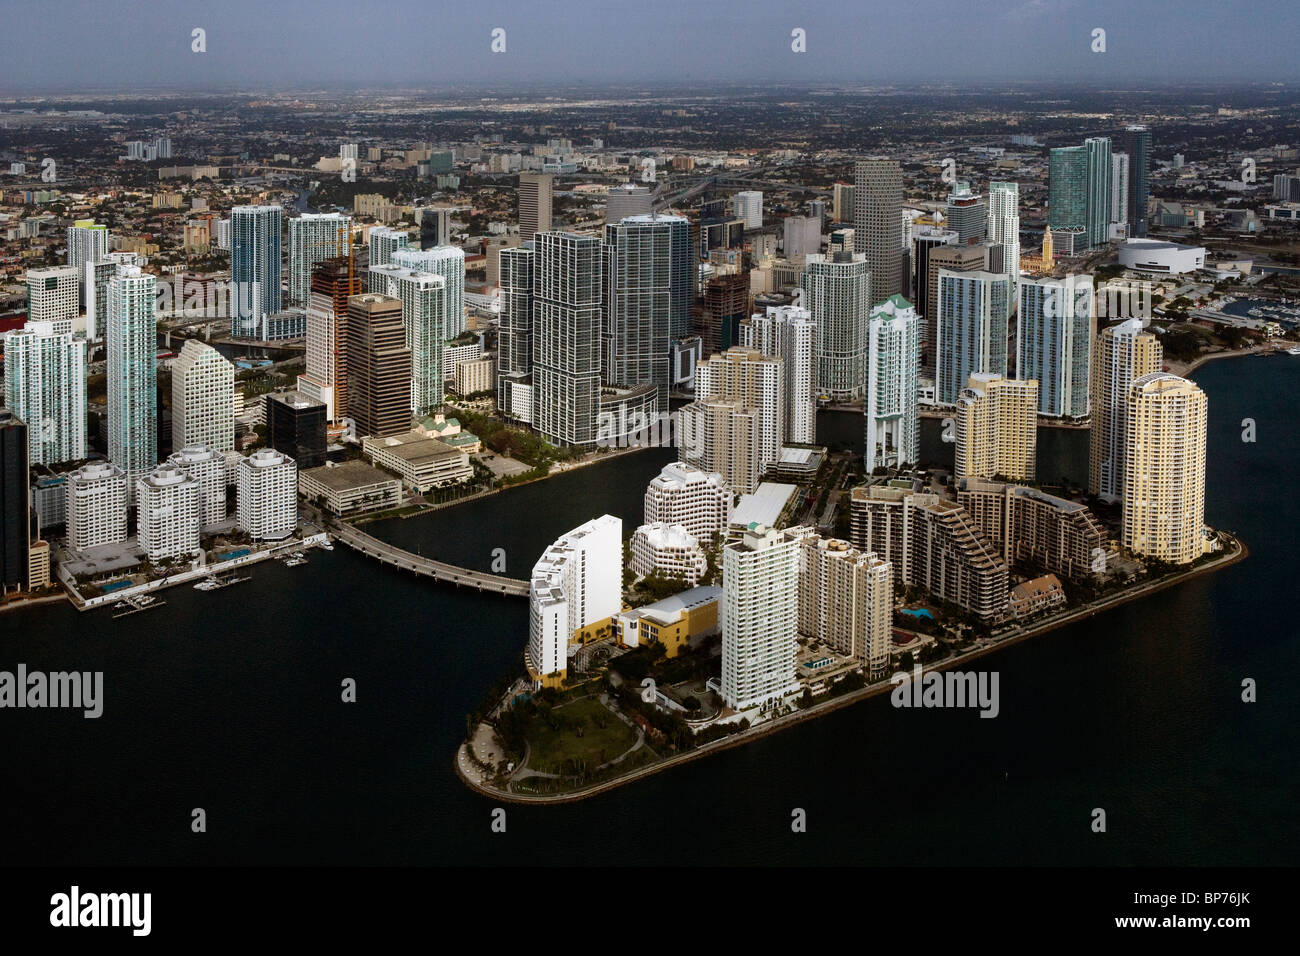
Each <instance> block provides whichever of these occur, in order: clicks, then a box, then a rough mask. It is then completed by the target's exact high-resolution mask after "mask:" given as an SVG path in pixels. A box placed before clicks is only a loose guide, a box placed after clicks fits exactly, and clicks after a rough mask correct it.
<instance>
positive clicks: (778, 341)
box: [740, 305, 817, 445]
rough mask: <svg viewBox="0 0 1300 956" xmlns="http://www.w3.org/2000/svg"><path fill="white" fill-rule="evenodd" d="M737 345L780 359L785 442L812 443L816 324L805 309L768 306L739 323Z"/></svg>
mask: <svg viewBox="0 0 1300 956" xmlns="http://www.w3.org/2000/svg"><path fill="white" fill-rule="evenodd" d="M740 344H741V345H742V346H744V347H745V348H748V349H754V350H757V351H759V352H762V353H763V354H764V355H767V356H770V357H772V358H779V359H780V360H781V362H782V368H783V369H784V373H785V434H784V435H783V436H782V437H783V438H784V440H785V441H786V442H792V443H795V444H802V445H807V444H812V443H813V442H814V441H816V439H817V393H816V391H815V387H816V356H817V323H815V322H814V321H813V318H812V313H811V312H809V311H808V310H807V309H802V308H799V307H798V306H793V305H781V306H768V308H767V311H766V312H765V313H764V312H755V313H754V314H753V315H752V316H751V317H750V318H749V319H748V320H747V321H745V322H742V323H740Z"/></svg>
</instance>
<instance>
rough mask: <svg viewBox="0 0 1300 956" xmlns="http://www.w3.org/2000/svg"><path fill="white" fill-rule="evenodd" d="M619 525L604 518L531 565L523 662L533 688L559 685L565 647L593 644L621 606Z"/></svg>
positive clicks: (572, 534) (613, 519) (580, 528)
mask: <svg viewBox="0 0 1300 956" xmlns="http://www.w3.org/2000/svg"><path fill="white" fill-rule="evenodd" d="M622 567H623V521H622V519H620V518H616V517H614V516H613V515H602V516H601V517H599V518H593V519H592V520H591V521H588V522H586V523H585V524H582V525H579V526H578V527H576V528H574V529H573V530H572V531H570V532H569V533H568V534H566V535H564V536H563V537H561V538H559V540H557V541H556V542H555V543H554V544H552V545H551V546H550V547H549V548H547V549H546V551H544V552H543V553H542V556H541V557H540V558H538V560H537V563H536V564H535V565H533V571H532V574H531V575H529V587H528V610H529V613H528V622H529V623H528V648H527V651H526V653H525V656H524V662H525V664H526V665H527V667H528V673H529V676H530V677H531V678H532V681H533V684H534V686H536V687H541V686H559V685H560V684H561V683H562V682H563V680H564V677H565V674H566V673H567V671H568V656H569V647H570V645H571V644H582V643H585V642H586V641H588V640H593V639H595V638H597V637H599V636H600V635H601V633H602V632H603V631H604V630H605V629H606V628H607V627H608V626H609V625H610V623H611V622H612V619H613V617H614V615H615V614H617V613H618V612H619V611H620V610H621V609H622V603H623V572H622Z"/></svg>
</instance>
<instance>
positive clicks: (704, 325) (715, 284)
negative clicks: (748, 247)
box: [693, 272, 750, 355]
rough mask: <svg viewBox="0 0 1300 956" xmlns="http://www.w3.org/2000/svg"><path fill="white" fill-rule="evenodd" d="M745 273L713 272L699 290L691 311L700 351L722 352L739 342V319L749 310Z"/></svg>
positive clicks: (708, 353)
mask: <svg viewBox="0 0 1300 956" xmlns="http://www.w3.org/2000/svg"><path fill="white" fill-rule="evenodd" d="M749 298H750V296H749V273H748V272H737V273H733V274H732V275H722V276H715V277H714V278H712V279H710V280H709V281H708V284H707V285H705V287H704V290H703V291H702V292H701V293H700V299H699V302H697V303H696V305H695V309H694V315H693V321H694V325H695V334H696V335H698V336H699V337H700V340H701V342H702V343H703V348H704V354H705V355H712V354H713V353H714V352H725V351H726V350H727V349H729V348H731V347H732V346H733V345H736V344H737V343H739V342H740V323H741V322H743V321H744V320H745V318H746V317H748V315H749V314H750V310H749Z"/></svg>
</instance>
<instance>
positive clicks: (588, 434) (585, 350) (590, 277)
mask: <svg viewBox="0 0 1300 956" xmlns="http://www.w3.org/2000/svg"><path fill="white" fill-rule="evenodd" d="M533 241H534V248H535V251H534V257H533V425H534V427H535V428H536V429H537V430H538V432H540V433H541V435H542V436H543V437H544V438H545V439H546V440H547V441H549V442H551V443H553V444H557V445H579V446H585V445H592V444H594V443H595V441H596V425H597V420H596V416H597V412H598V411H599V401H600V333H601V315H600V294H601V242H600V240H599V239H597V238H596V237H594V236H580V235H577V234H576V233H571V232H540V233H538V234H537V235H536V236H535V237H534V238H533Z"/></svg>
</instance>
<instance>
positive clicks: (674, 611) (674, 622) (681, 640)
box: [614, 585, 722, 657]
mask: <svg viewBox="0 0 1300 956" xmlns="http://www.w3.org/2000/svg"><path fill="white" fill-rule="evenodd" d="M721 597H722V588H720V587H714V586H712V585H701V586H700V587H696V588H690V589H689V590H686V591H682V592H681V593H680V594H674V595H673V596H672V597H668V598H664V599H663V600H662V601H656V602H655V603H654V604H647V605H645V606H644V607H637V608H632V609H631V610H627V611H623V612H622V613H621V614H618V615H616V616H615V618H614V623H615V625H616V626H617V628H618V642H619V643H620V644H622V645H623V646H624V647H639V646H642V645H647V644H662V645H663V647H664V653H665V656H667V657H676V656H677V655H678V653H680V652H681V650H682V648H684V647H686V646H687V645H689V644H690V643H691V642H692V641H693V640H695V639H696V638H698V637H706V636H708V635H710V634H716V633H717V632H718V600H719V599H720V598H721Z"/></svg>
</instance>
